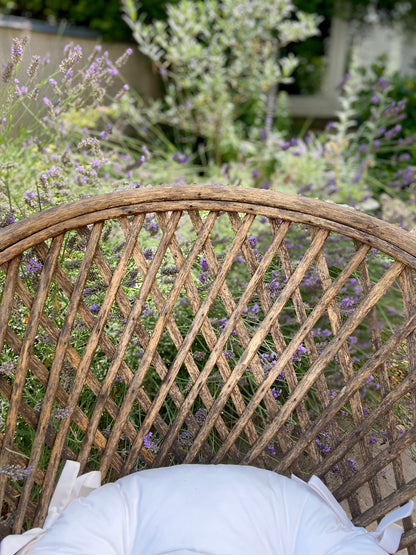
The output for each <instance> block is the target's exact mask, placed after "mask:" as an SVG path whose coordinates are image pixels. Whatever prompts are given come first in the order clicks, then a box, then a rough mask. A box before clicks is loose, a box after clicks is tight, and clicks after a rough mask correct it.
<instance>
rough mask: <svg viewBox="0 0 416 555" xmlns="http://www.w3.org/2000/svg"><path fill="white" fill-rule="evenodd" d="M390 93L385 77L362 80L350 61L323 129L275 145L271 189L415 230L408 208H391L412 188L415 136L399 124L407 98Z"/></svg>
mask: <svg viewBox="0 0 416 555" xmlns="http://www.w3.org/2000/svg"><path fill="white" fill-rule="evenodd" d="M369 82H370V84H369ZM391 90H392V86H391V83H390V82H389V80H388V78H387V77H384V76H379V77H376V76H375V75H374V74H373V76H372V78H371V77H370V76H369V75H368V74H367V75H366V78H365V79H364V78H363V72H362V70H361V69H360V67H359V65H358V60H356V59H355V58H353V60H352V63H351V66H350V69H349V72H348V73H347V74H346V75H345V78H344V80H343V82H342V83H341V84H340V95H339V102H340V110H339V111H338V112H337V115H336V116H337V117H336V119H335V120H334V121H333V122H330V123H329V124H328V126H327V129H326V130H325V131H324V132H322V133H319V134H312V133H311V134H309V135H307V136H306V137H303V138H300V139H292V140H291V141H286V142H278V143H275V145H274V146H275V161H276V172H275V174H274V175H273V177H272V179H271V181H272V185H271V186H272V187H274V188H279V189H281V188H289V189H290V190H291V191H292V192H299V193H301V194H307V195H313V196H318V197H320V198H323V199H325V200H327V199H331V200H333V201H334V202H338V203H345V204H348V205H351V206H355V207H357V208H360V209H363V210H366V211H370V212H376V213H377V214H378V215H382V216H384V217H385V219H387V220H390V221H393V222H395V223H399V224H401V225H404V224H405V225H407V227H414V225H415V223H416V219H415V215H416V211H415V210H414V207H413V206H412V204H411V205H410V207H407V208H406V210H403V211H402V212H401V214H400V210H398V209H397V208H396V210H394V209H392V205H391V202H392V197H394V203H398V205H399V206H400V207H404V204H403V201H407V200H408V198H409V197H412V196H413V191H414V187H415V184H416V168H415V165H414V158H413V155H412V149H414V145H415V144H416V136H414V135H408V136H405V135H404V134H403V129H402V125H401V123H400V122H401V121H402V120H403V119H404V118H405V107H406V99H405V98H403V99H401V100H399V101H397V100H395V99H393V98H392V97H391ZM266 152H267V154H269V153H270V147H269V149H268V150H267V151H266ZM267 154H266V156H267ZM264 155H265V154H264V153H263V156H264ZM263 160H264V159H263Z"/></svg>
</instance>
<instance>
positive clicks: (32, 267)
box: [25, 258, 42, 273]
mask: <svg viewBox="0 0 416 555" xmlns="http://www.w3.org/2000/svg"><path fill="white" fill-rule="evenodd" d="M25 268H26V270H27V271H28V272H34V273H36V272H39V271H40V270H41V269H42V263H41V262H38V261H37V260H36V259H35V258H29V262H28V263H27V264H26V266H25Z"/></svg>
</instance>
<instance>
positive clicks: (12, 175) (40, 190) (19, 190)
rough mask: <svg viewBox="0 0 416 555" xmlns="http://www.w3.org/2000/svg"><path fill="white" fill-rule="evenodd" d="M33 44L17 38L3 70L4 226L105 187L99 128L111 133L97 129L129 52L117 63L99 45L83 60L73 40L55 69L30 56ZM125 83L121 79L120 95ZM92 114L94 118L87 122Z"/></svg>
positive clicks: (0, 162)
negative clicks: (102, 180) (109, 94)
mask: <svg viewBox="0 0 416 555" xmlns="http://www.w3.org/2000/svg"><path fill="white" fill-rule="evenodd" d="M28 43H29V39H28V38H23V39H20V38H15V39H13V43H12V47H11V54H10V59H9V60H8V62H6V63H5V64H4V69H3V73H2V81H3V87H2V88H1V91H0V131H1V132H0V194H1V197H2V198H1V201H2V204H3V206H4V208H3V211H4V214H3V218H2V220H3V222H2V223H3V225H5V224H7V223H10V221H11V220H12V219H13V218H14V217H21V216H22V215H25V214H26V213H28V212H31V211H37V210H41V209H43V208H45V207H48V206H50V205H53V204H56V203H57V202H62V201H63V200H66V199H68V198H73V197H76V196H79V195H81V194H91V193H93V192H94V191H98V190H99V189H100V188H101V187H102V182H101V180H100V177H103V176H104V175H105V171H106V170H105V167H106V164H107V165H108V156H109V149H108V148H107V147H105V146H102V145H101V144H100V136H99V132H100V131H101V133H103V132H106V133H107V134H108V133H109V130H108V129H105V128H104V129H100V125H101V124H100V122H101V121H102V118H101V114H102V112H103V111H104V110H105V107H104V106H105V102H107V103H108V98H106V97H107V96H108V88H109V86H110V85H113V84H114V82H115V80H116V79H117V78H118V77H119V70H120V68H121V67H122V66H123V64H124V63H125V62H126V60H127V58H128V56H129V54H130V53H131V50H129V51H127V52H126V53H125V54H124V55H123V56H121V57H120V58H119V59H118V60H116V61H114V62H113V61H112V60H111V59H110V57H109V55H108V53H107V52H102V50H101V46H99V45H97V46H96V47H95V48H94V50H93V52H92V53H91V54H90V55H89V56H88V58H87V60H86V62H83V52H82V49H81V47H80V46H79V45H76V44H73V43H70V44H68V45H67V46H66V47H65V49H64V52H63V58H62V61H61V63H60V65H59V67H58V68H56V69H52V70H50V69H49V67H48V59H47V57H42V56H40V55H33V56H31V58H30V59H27V58H28V54H27V50H28V48H27V47H28ZM126 88H127V86H125V85H124V86H123V83H122V82H121V83H120V93H119V95H118V96H121V95H122V94H123V93H124V92H125V89H126ZM91 114H94V117H92V118H91V119H89V118H90V116H91ZM85 118H87V119H88V127H86V126H85V123H83V122H85ZM102 126H103V124H102ZM92 128H93V130H94V131H95V132H93V131H92ZM95 135H98V136H97V137H96V136H95ZM58 138H59V140H57V139H58ZM107 171H108V170H107ZM13 211H14V212H15V213H16V212H17V215H16V214H15V215H13Z"/></svg>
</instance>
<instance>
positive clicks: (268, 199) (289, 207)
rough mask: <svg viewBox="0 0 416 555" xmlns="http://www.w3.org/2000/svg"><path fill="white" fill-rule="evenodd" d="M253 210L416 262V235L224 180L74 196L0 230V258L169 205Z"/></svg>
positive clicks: (333, 207) (339, 208)
mask: <svg viewBox="0 0 416 555" xmlns="http://www.w3.org/2000/svg"><path fill="white" fill-rule="evenodd" d="M174 209H175V210H178V209H183V210H189V209H207V210H225V211H227V212H244V211H246V212H251V213H255V214H262V215H263V214H264V215H266V216H270V217H274V218H276V217H277V218H279V217H282V218H287V219H289V220H292V221H296V222H300V223H306V224H311V225H317V226H318V227H324V228H327V229H329V230H331V231H336V232H338V233H341V234H344V235H347V236H350V237H352V238H355V239H358V240H360V241H363V242H367V243H369V244H371V245H373V246H375V247H377V248H379V249H380V250H382V251H384V252H386V253H387V254H390V255H391V256H393V257H394V258H396V259H398V260H402V261H403V262H405V263H407V264H410V265H411V266H412V267H414V268H416V237H415V236H413V235H412V234H411V233H409V232H408V231H405V230H403V229H401V228H399V227H397V226H394V225H392V224H390V223H388V222H385V221H383V220H380V219H378V218H375V217H373V216H369V215H367V214H364V213H362V212H359V211H357V210H355V209H353V208H349V207H347V206H344V205H337V204H334V203H331V202H325V201H322V200H318V199H313V198H308V197H302V196H299V195H292V194H287V193H280V192H277V191H266V190H261V189H252V188H245V187H225V186H222V185H181V186H160V187H159V186H158V187H153V188H146V189H132V190H125V191H120V192H115V193H107V194H103V195H97V196H94V197H90V198H86V199H81V200H75V201H72V202H68V203H65V204H61V205H59V206H55V207H53V208H49V209H48V210H45V211H42V212H38V213H36V214H33V215H31V216H29V217H27V218H25V219H23V220H20V221H18V222H16V223H14V224H11V225H9V226H7V227H5V228H3V229H2V230H0V264H4V263H5V262H8V261H9V260H11V259H12V258H13V257H15V256H17V255H18V254H20V253H22V252H23V251H24V250H26V249H27V248H30V247H32V246H34V245H36V244H38V243H39V242H41V241H43V240H45V239H47V238H51V237H54V236H56V235H58V234H60V233H62V232H65V231H68V230H70V229H76V228H78V227H81V226H85V225H87V224H88V223H94V222H97V221H102V220H106V219H110V218H115V217H119V216H121V215H130V214H136V213H138V212H158V211H167V210H174Z"/></svg>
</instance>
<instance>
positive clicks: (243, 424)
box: [0, 186, 416, 553]
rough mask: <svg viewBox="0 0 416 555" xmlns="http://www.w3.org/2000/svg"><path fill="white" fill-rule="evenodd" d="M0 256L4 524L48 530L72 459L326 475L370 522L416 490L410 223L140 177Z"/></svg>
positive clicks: (27, 235)
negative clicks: (143, 181)
mask: <svg viewBox="0 0 416 555" xmlns="http://www.w3.org/2000/svg"><path fill="white" fill-rule="evenodd" d="M0 266H1V270H0V271H1V276H0V279H1V287H2V299H1V305H0V350H1V352H2V359H1V366H0V372H1V375H0V396H1V398H0V402H1V405H0V409H1V416H2V422H1V423H0V424H1V428H0V431H1V435H0V439H1V451H0V471H1V474H0V496H1V498H2V503H3V505H2V507H3V508H2V521H3V525H4V527H5V528H6V532H11V531H13V532H14V533H19V532H20V531H21V530H22V529H26V528H28V527H31V526H40V525H42V522H43V520H44V518H45V515H46V511H47V507H48V504H49V501H50V497H51V494H52V493H53V489H54V485H55V483H56V480H57V476H59V472H60V470H61V468H62V465H63V461H64V460H66V459H73V460H78V461H80V463H81V468H82V471H84V472H85V471H87V470H92V469H100V470H101V471H102V474H103V479H104V481H106V480H114V479H116V478H117V477H119V476H122V475H125V474H128V473H130V472H132V471H133V470H136V469H141V468H150V467H157V466H167V465H172V464H180V463H213V464H217V463H237V464H252V465H255V466H260V467H264V468H269V469H273V470H276V471H277V472H279V473H282V474H288V473H290V472H293V473H295V474H297V475H298V476H300V477H301V478H303V479H307V478H308V477H309V476H310V475H312V474H316V475H317V476H319V477H321V478H322V479H323V480H324V481H325V482H326V483H327V485H329V487H330V488H331V490H332V491H333V492H334V495H335V496H336V498H337V499H338V500H339V501H341V502H343V504H344V503H345V506H346V507H347V508H348V509H349V511H350V514H351V516H352V518H353V521H354V522H355V523H356V524H358V525H362V526H368V525H371V524H372V523H375V522H377V520H379V519H380V518H381V517H382V516H383V515H385V514H386V513H387V512H389V511H390V510H392V509H394V508H395V507H397V506H399V505H400V504H403V503H404V502H406V501H408V500H409V499H410V498H412V497H413V496H414V495H415V493H416V473H415V471H414V469H415V468H416V464H415V463H414V460H415V458H416V448H415V441H416V426H415V421H416V419H415V416H416V414H415V412H416V402H415V385H416V372H415V370H416V335H415V329H416V298H415V289H414V271H415V269H416V238H415V237H414V236H413V235H412V234H410V233H407V232H405V231H403V230H402V229H399V228H397V227H394V226H392V225H390V224H388V223H385V222H382V221H380V220H377V219H375V218H372V217H369V216H367V215H365V214H362V213H360V212H358V211H355V210H353V209H350V208H348V207H342V206H337V205H334V204H331V203H326V202H322V201H318V200H313V199H309V198H303V197H298V196H292V195H284V194H280V193H277V192H269V191H263V190H253V189H245V188H238V187H223V186H181V187H160V188H147V189H132V190H129V191H123V192H119V193H114V194H109V195H102V196H97V197H95V198H87V199H83V200H79V201H76V202H73V203H68V204H66V205H61V206H58V207H56V208H52V209H50V210H47V211H45V212H42V213H39V214H36V215H34V216H31V217H29V218H27V219H25V220H22V221H20V222H17V223H15V224H12V225H9V226H7V227H5V228H3V229H2V230H1V231H0ZM404 530H405V533H404V535H403V537H402V544H401V547H402V548H407V549H408V552H409V553H415V547H414V546H415V544H416V531H415V528H414V527H413V524H412V521H411V519H410V518H408V519H406V520H405V522H404Z"/></svg>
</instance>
